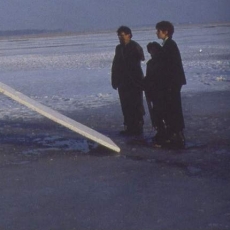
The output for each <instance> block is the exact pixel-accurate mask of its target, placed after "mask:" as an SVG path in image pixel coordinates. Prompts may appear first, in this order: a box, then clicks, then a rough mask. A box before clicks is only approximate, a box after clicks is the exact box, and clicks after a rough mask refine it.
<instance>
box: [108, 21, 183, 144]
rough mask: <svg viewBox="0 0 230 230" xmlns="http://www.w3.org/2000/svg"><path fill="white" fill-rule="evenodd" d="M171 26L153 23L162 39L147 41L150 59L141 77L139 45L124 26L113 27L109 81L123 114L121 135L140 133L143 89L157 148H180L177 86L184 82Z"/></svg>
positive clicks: (165, 22)
mask: <svg viewBox="0 0 230 230" xmlns="http://www.w3.org/2000/svg"><path fill="white" fill-rule="evenodd" d="M173 33H174V26H173V24H172V23H171V22H169V21H161V22H158V23H157V24H156V34H157V37H158V38H159V39H162V40H163V45H162V46H161V45H160V44H159V43H157V42H150V43H149V44H148V45H147V50H148V52H149V53H150V55H151V59H150V60H149V61H148V62H147V68H146V75H145V76H144V74H143V71H142V68H141V61H144V60H145V57H144V52H143V49H142V47H141V46H140V45H139V44H138V43H137V42H136V41H134V40H132V31H131V29H130V28H129V27H127V26H121V27H119V28H118V30H117V35H118V38H119V41H120V44H118V45H117V46H116V49H115V56H114V59H113V63H112V75H111V83H112V87H113V88H114V89H116V90H118V94H119V98H120V103H121V108H122V113H123V117H124V130H123V131H121V133H122V134H125V135H140V134H142V133H143V124H144V119H143V116H144V114H145V110H144V106H143V91H144V92H145V96H146V100H147V104H148V107H149V111H150V116H151V121H152V126H153V127H154V129H155V130H156V135H155V136H154V137H153V141H154V145H155V146H157V147H170V148H184V147H185V138H184V134H183V129H184V127H185V125H184V117H183V112H182V105H181V87H182V86H183V85H185V84H186V78H185V73H184V69H183V65H182V60H181V55H180V51H179V49H178V46H177V44H176V42H175V41H174V40H173V39H172V36H173Z"/></svg>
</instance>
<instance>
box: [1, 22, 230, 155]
mask: <svg viewBox="0 0 230 230" xmlns="http://www.w3.org/2000/svg"><path fill="white" fill-rule="evenodd" d="M174 38H175V40H176V41H177V43H178V46H179V48H180V50H181V55H182V59H183V63H184V68H185V71H186V76H187V81H188V84H187V85H186V86H185V87H184V88H183V92H186V93H188V94H189V92H194V91H197V92H201V91H223V90H229V89H230V61H229V60H230V44H229V41H230V26H229V25H216V26H215V25H206V26H190V27H182V26H181V27H178V28H176V33H175V37H174ZM133 39H135V40H136V41H138V42H139V43H140V44H141V45H142V46H143V48H144V51H145V56H146V61H147V60H148V59H149V54H148V53H147V50H146V44H147V43H148V42H149V41H152V40H156V35H155V31H154V29H152V28H151V29H139V30H137V31H134V38H133ZM157 41H158V42H161V41H160V40H157ZM117 42H118V41H117V37H116V33H115V32H114V31H113V32H107V33H98V34H84V35H71V36H50V37H33V38H30V37H19V38H18V37H17V38H15V37H11V38H2V39H1V41H0V60H1V61H0V81H1V82H3V83H5V84H7V85H9V86H11V87H13V88H15V89H16V90H18V91H20V92H22V93H24V94H26V95H28V96H30V97H31V98H33V99H35V100H38V101H39V102H41V103H43V104H44V105H47V106H49V107H52V108H53V109H55V110H58V111H60V112H62V113H64V114H68V113H69V112H71V111H78V110H83V109H89V108H99V107H102V106H104V105H107V104H111V103H113V102H116V101H118V96H117V92H116V91H114V90H112V89H111V86H110V69H111V62H112V59H113V56H114V48H115V46H116V44H117ZM146 61H145V62H143V63H142V65H143V70H144V72H145V66H146ZM35 118H38V119H39V118H41V116H40V115H39V114H37V113H35V112H33V111H31V110H29V109H28V108H26V107H24V106H21V105H19V104H17V103H16V102H14V101H12V100H10V99H8V98H6V97H5V96H0V121H2V122H4V121H15V120H16V121H17V120H21V121H26V120H28V119H29V120H31V119H35ZM74 148H76V146H75V147H74ZM84 151H85V150H84Z"/></svg>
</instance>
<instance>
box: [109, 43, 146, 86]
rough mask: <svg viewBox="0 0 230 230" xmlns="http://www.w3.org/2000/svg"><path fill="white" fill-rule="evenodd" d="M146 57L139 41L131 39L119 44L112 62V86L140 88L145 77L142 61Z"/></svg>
mask: <svg viewBox="0 0 230 230" xmlns="http://www.w3.org/2000/svg"><path fill="white" fill-rule="evenodd" d="M144 59H145V58H144V52H143V49H142V47H141V46H140V45H139V44H138V43H137V42H135V41H133V40H131V41H130V42H129V43H128V44H126V45H123V44H119V45H117V47H116V50H115V56H114V59H113V64H112V79H111V81H112V87H113V88H114V89H117V88H118V89H120V90H129V89H130V88H140V87H141V82H142V79H143V77H144V76H143V72H142V68H141V61H143V60H144Z"/></svg>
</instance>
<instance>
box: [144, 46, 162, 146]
mask: <svg viewBox="0 0 230 230" xmlns="http://www.w3.org/2000/svg"><path fill="white" fill-rule="evenodd" d="M147 50H148V52H149V53H150V55H151V59H150V60H149V61H148V62H147V68H146V76H145V78H144V80H143V82H144V90H145V95H146V100H147V104H148V108H149V112H150V117H151V122H152V126H153V128H154V129H155V130H156V131H157V133H156V135H155V137H154V145H155V146H156V147H161V146H162V145H163V144H164V141H165V140H166V127H165V105H166V103H165V83H164V81H165V77H164V62H163V61H162V47H161V45H160V44H159V43H157V42H150V43H149V44H148V45H147Z"/></svg>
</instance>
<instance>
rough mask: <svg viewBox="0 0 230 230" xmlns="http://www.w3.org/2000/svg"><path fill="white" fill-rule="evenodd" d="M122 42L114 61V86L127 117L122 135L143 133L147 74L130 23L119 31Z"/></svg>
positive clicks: (117, 48)
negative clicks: (145, 79) (145, 75)
mask: <svg viewBox="0 0 230 230" xmlns="http://www.w3.org/2000/svg"><path fill="white" fill-rule="evenodd" d="M117 35H118V38H119V41H120V44H119V45H117V46H116V50H115V56H114V59H113V64H112V76H111V81H112V87H113V88H114V89H115V90H117V89H118V94H119V98H120V103H121V109H122V113H123V116H124V130H123V131H121V132H120V133H121V134H125V135H140V134H142V133H143V124H144V120H143V116H144V114H145V111H144V106H143V90H142V79H143V77H144V75H143V71H142V68H141V61H144V59H145V58H144V53H143V49H142V47H141V46H140V45H139V44H138V43H137V42H135V41H133V40H131V38H132V32H131V29H130V28H129V27H127V26H121V27H119V28H118V30H117Z"/></svg>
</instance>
